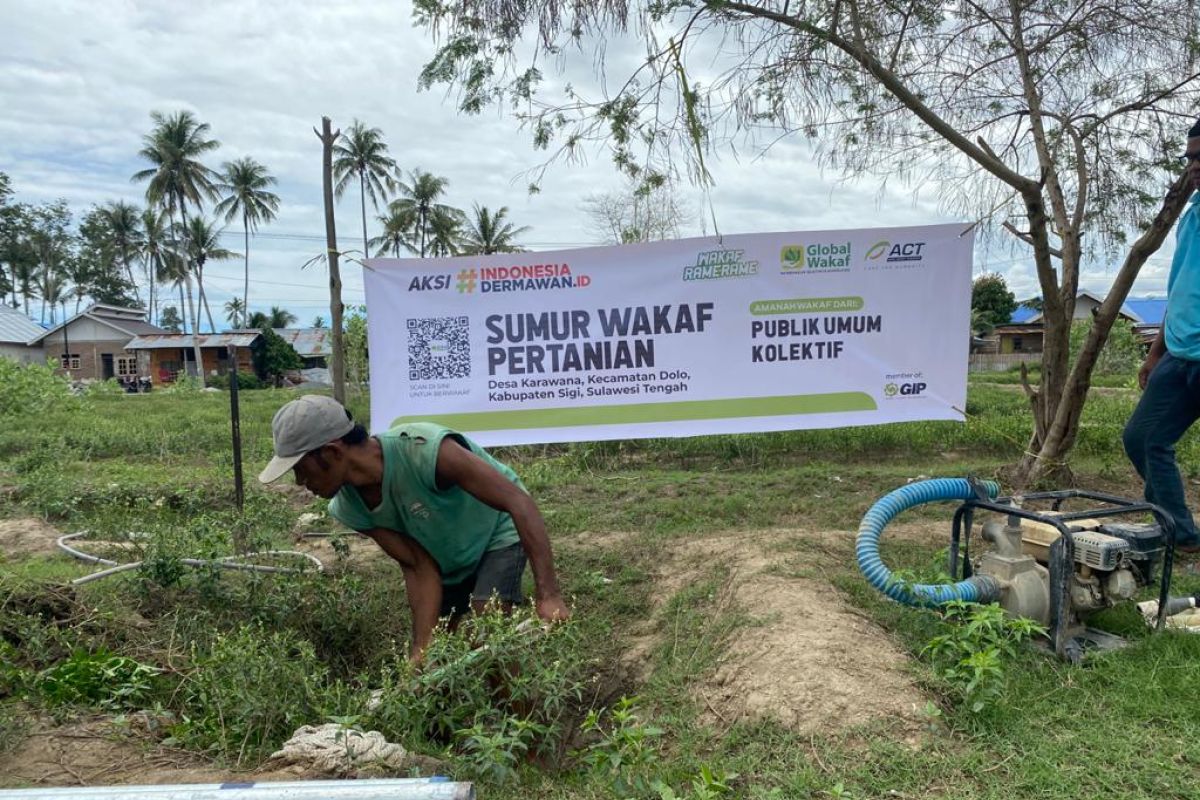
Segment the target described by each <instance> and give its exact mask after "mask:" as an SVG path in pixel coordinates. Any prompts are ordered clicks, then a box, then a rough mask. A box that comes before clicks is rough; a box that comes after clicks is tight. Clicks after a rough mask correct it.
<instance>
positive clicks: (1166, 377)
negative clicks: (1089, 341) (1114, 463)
mask: <svg viewBox="0 0 1200 800" xmlns="http://www.w3.org/2000/svg"><path fill="white" fill-rule="evenodd" d="M1198 417H1200V362H1192V361H1185V360H1183V359H1178V358H1174V357H1173V356H1171V355H1170V354H1167V355H1164V356H1163V357H1162V360H1161V361H1159V363H1158V366H1156V367H1155V368H1154V372H1152V373H1151V374H1150V380H1149V381H1147V383H1146V390H1145V392H1143V393H1142V399H1141V400H1140V401H1139V402H1138V405H1137V408H1136V409H1134V412H1133V416H1132V417H1130V418H1129V422H1128V423H1127V424H1126V425H1125V433H1124V436H1123V441H1124V444H1125V453H1126V454H1127V455H1128V456H1129V460H1130V461H1131V462H1133V466H1134V468H1135V469H1136V470H1137V471H1138V474H1139V475H1141V476H1142V480H1143V481H1145V483H1146V500H1147V501H1148V502H1150V503H1154V504H1155V505H1157V506H1159V507H1161V508H1162V509H1163V510H1164V511H1166V512H1167V513H1168V514H1170V515H1171V518H1172V519H1174V520H1175V542H1176V544H1177V545H1180V546H1185V547H1194V546H1196V545H1200V535H1197V533H1196V525H1195V523H1194V522H1193V521H1192V513H1191V511H1189V510H1188V507H1187V496H1186V494H1185V493H1184V486H1183V479H1182V478H1181V477H1180V475H1179V467H1178V466H1177V465H1176V463H1175V443H1176V442H1178V441H1179V439H1180V438H1181V437H1182V436H1183V434H1184V433H1186V432H1187V429H1188V428H1190V427H1191V426H1192V423H1193V422H1195V421H1196V419H1197V418H1198Z"/></svg>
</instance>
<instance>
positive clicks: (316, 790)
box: [0, 778, 475, 800]
mask: <svg viewBox="0 0 1200 800" xmlns="http://www.w3.org/2000/svg"><path fill="white" fill-rule="evenodd" d="M126 797H129V798H135V800H475V787H474V786H473V785H472V784H470V783H454V782H451V781H449V780H446V779H444V778H392V779H379V780H363V781H352V780H350V781H275V782H265V783H253V782H250V783H195V784H188V783H180V784H173V785H172V784H164V785H162V786H79V787H71V788H64V789H7V790H4V789H0V800H50V799H51V798H55V799H56V800H114V799H115V798H126Z"/></svg>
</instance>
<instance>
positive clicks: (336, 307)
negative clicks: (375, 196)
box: [313, 117, 366, 405]
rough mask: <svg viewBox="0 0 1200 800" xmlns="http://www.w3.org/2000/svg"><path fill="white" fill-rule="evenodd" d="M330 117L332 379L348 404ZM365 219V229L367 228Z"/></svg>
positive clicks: (324, 127)
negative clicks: (334, 206) (334, 209)
mask: <svg viewBox="0 0 1200 800" xmlns="http://www.w3.org/2000/svg"><path fill="white" fill-rule="evenodd" d="M331 128H332V123H331V122H330V120H329V117H321V132H320V133H317V132H316V129H314V130H313V133H317V138H318V139H320V140H321V144H322V153H321V184H322V188H323V190H324V195H325V254H326V258H327V260H328V262H329V318H330V332H331V333H332V334H333V336H332V338H333V342H332V347H331V348H330V350H331V352H330V357H329V361H330V364H329V372H330V377H331V378H332V379H333V399H335V400H337V401H338V402H339V403H342V404H343V405H344V404H345V402H346V350H345V343H344V341H343V335H342V310H343V306H342V274H341V272H340V271H339V269H338V249H337V225H336V223H335V221H334V216H333V143H334V142H335V141H336V140H337V137H338V136H340V135H341V131H340V130H339V131H332V130H331ZM365 219H366V218H365V216H364V222H363V226H364V230H365V227H366V222H365Z"/></svg>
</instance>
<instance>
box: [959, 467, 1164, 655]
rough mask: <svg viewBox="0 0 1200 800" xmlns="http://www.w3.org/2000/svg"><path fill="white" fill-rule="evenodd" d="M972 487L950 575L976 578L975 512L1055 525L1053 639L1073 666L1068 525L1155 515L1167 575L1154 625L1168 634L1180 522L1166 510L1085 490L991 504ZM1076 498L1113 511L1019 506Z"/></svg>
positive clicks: (1078, 651) (1015, 497)
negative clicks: (972, 533) (972, 535)
mask: <svg viewBox="0 0 1200 800" xmlns="http://www.w3.org/2000/svg"><path fill="white" fill-rule="evenodd" d="M972 483H973V484H974V485H975V493H976V496H975V497H974V498H972V499H970V500H967V501H965V502H964V503H963V504H962V505H961V506H959V507H958V510H956V511H955V512H954V523H953V529H952V532H951V534H950V555H949V567H950V576H951V577H952V578H953V579H954V580H956V581H957V580H960V571H959V566H960V563H961V566H962V570H961V578H964V579H965V578H969V577H970V576H971V572H972V568H971V559H970V531H971V526H972V523H973V522H974V518H975V510H976V509H983V510H985V511H992V512H995V513H997V514H1004V515H1007V516H1008V517H1009V518H1010V519H1011V518H1014V517H1018V518H1020V519H1028V520H1033V521H1035V522H1043V523H1047V524H1049V525H1053V526H1054V527H1055V528H1057V529H1058V532H1059V533H1060V534H1061V535H1060V536H1059V537H1058V539H1056V540H1055V541H1054V543H1053V544H1051V545H1050V627H1051V630H1050V639H1051V642H1052V644H1053V646H1054V652H1055V653H1056V654H1058V655H1059V656H1060V657H1062V658H1065V659H1068V660H1070V661H1073V662H1078V661H1079V660H1080V658H1081V657H1082V652H1081V649H1080V647H1079V645H1078V644H1076V643H1075V641H1074V639H1075V637H1072V636H1070V635H1068V625H1069V623H1070V614H1069V613H1067V609H1068V608H1069V607H1070V600H1071V597H1070V593H1071V577H1072V575H1073V573H1074V571H1075V535H1074V532H1073V531H1072V530H1071V529H1070V528H1069V527H1068V525H1069V523H1070V522H1071V521H1072V520H1077V519H1098V518H1103V517H1118V516H1125V515H1129V514H1151V515H1153V516H1154V519H1155V521H1156V522H1157V523H1158V525H1159V528H1160V529H1161V530H1162V532H1163V536H1164V538H1165V540H1166V544H1165V551H1164V553H1163V563H1162V574H1161V576H1160V578H1159V591H1158V618H1157V620H1156V622H1155V626H1154V630H1155V631H1161V630H1162V629H1163V627H1164V625H1165V623H1166V611H1167V596H1168V594H1169V593H1170V589H1171V569H1172V566H1173V565H1174V561H1175V521H1174V520H1172V519H1171V517H1170V516H1169V515H1168V514H1167V513H1166V512H1165V511H1163V510H1162V509H1161V508H1159V507H1158V506H1156V505H1154V504H1153V503H1146V502H1142V501H1135V500H1130V499H1128V498H1125V497H1117V496H1116V495H1111V494H1105V493H1103V492H1092V491H1087V490H1084V489H1064V490H1060V491H1054V492H1032V493H1030V494H1022V495H1011V496H1008V497H997V498H995V499H992V498H989V497H988V495H987V492H986V491H984V489H983V487H982V485H981V484H979V483H977V482H976V481H972ZM1075 499H1084V500H1094V501H1099V502H1101V503H1107V504H1108V506H1109V507H1107V508H1091V509H1086V510H1083V511H1071V512H1067V513H1063V514H1054V515H1050V514H1046V513H1045V512H1041V511H1036V510H1032V509H1028V508H1021V507H1020V506H1019V505H1018V504H1024V503H1026V502H1028V501H1037V500H1050V501H1053V504H1052V510H1053V511H1056V512H1057V511H1058V510H1059V509H1060V508H1062V505H1063V503H1065V502H1066V501H1068V500H1075ZM964 524H965V526H966V531H967V535H966V536H965V537H964V536H963V527H964ZM960 541H961V543H962V558H961V559H960V558H959V543H960Z"/></svg>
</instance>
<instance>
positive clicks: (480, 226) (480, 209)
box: [462, 203, 530, 256]
mask: <svg viewBox="0 0 1200 800" xmlns="http://www.w3.org/2000/svg"><path fill="white" fill-rule="evenodd" d="M473 211H474V214H475V218H474V219H472V220H470V221H469V222H468V223H467V229H466V232H465V234H464V236H463V239H462V244H463V250H462V252H463V254H464V255H470V256H477V255H487V254H489V253H519V252H521V251H522V248H521V247H518V246H517V245H516V244H515V243H514V242H513V239H515V238H516V237H518V236H520V235H521V234H523V233H528V232H529V230H530V228H529V226H528V225H523V226H521V227H520V228H514V227H513V226H512V223H510V222H506V221H505V217H507V216H508V206H501V207H500V210H499V211H497V212H496V213H495V214H491V213H489V212H488V209H487V206H481V205H479V204H478V203H476V204H475V206H474V208H473Z"/></svg>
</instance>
